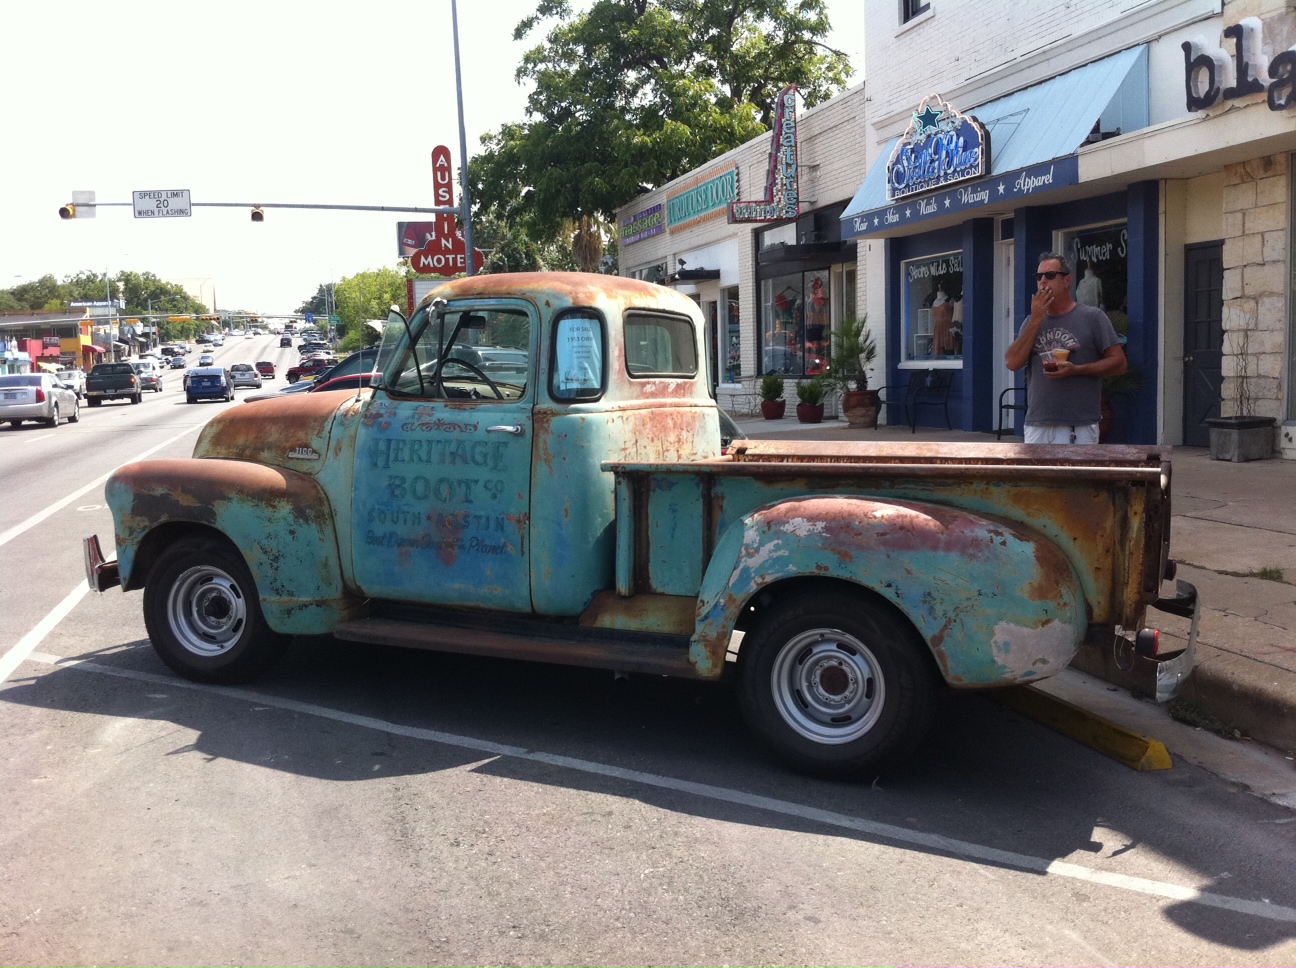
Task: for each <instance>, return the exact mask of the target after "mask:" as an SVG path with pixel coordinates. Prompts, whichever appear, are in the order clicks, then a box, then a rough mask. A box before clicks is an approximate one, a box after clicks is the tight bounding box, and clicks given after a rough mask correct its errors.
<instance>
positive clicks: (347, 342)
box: [334, 268, 405, 350]
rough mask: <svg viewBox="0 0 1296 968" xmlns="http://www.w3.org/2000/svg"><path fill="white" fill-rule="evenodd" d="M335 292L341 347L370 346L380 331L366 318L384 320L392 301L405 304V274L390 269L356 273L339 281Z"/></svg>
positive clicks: (398, 304) (401, 304) (358, 347)
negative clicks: (368, 323)
mask: <svg viewBox="0 0 1296 968" xmlns="http://www.w3.org/2000/svg"><path fill="white" fill-rule="evenodd" d="M334 295H335V296H336V298H337V316H338V336H339V337H340V345H341V347H342V348H343V349H348V350H354V349H360V348H361V347H364V346H372V345H373V344H374V343H376V342H378V340H379V338H380V336H381V334H380V333H379V332H378V331H377V330H374V329H373V328H372V327H370V326H368V325H367V323H366V320H370V319H379V320H385V319H386V318H387V312H388V310H389V309H390V308H391V306H392V304H395V305H397V306H403V305H405V274H404V273H402V272H399V271H397V270H396V269H390V268H383V269H373V270H371V271H369V272H357V273H356V274H355V275H354V276H350V277H349V278H344V279H343V280H342V281H341V282H339V283H338V284H337V288H336V290H335V292H334Z"/></svg>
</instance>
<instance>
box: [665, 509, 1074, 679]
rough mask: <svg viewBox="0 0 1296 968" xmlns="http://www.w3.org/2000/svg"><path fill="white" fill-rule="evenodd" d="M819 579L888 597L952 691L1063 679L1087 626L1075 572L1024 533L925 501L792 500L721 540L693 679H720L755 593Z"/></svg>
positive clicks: (695, 648)
mask: <svg viewBox="0 0 1296 968" xmlns="http://www.w3.org/2000/svg"><path fill="white" fill-rule="evenodd" d="M818 581H824V582H827V581H833V582H838V583H845V584H844V585H842V586H841V587H843V588H844V589H845V588H848V587H855V588H859V589H863V590H867V591H868V592H870V593H872V594H874V595H876V596H878V598H880V599H881V600H883V601H885V602H887V603H888V604H889V605H890V606H891V607H893V608H894V609H895V610H896V611H898V612H899V613H900V614H901V615H903V616H904V618H905V620H906V621H907V622H908V623H909V624H910V625H912V626H913V627H914V628H915V629H916V630H917V632H918V634H919V636H920V637H921V638H922V640H923V641H924V642H925V643H926V645H927V647H928V649H929V651H930V652H931V655H932V657H933V659H934V660H935V662H936V663H937V665H938V667H939V669H940V672H941V675H942V676H943V677H944V679H945V681H946V682H947V683H949V684H950V685H952V686H964V687H970V686H991V685H1005V684H1009V683H1014V682H1029V681H1034V680H1036V679H1042V678H1045V677H1047V676H1050V675H1053V674H1055V673H1057V672H1060V671H1061V670H1062V669H1063V668H1065V666H1066V664H1067V663H1068V662H1069V661H1070V660H1071V658H1072V657H1073V656H1074V654H1075V651H1076V649H1077V648H1078V646H1079V643H1080V641H1081V640H1082V639H1083V637H1084V635H1085V632H1086V630H1087V627H1088V616H1087V612H1088V610H1087V607H1086V603H1085V600H1084V596H1083V592H1082V590H1081V583H1080V579H1079V576H1078V575H1077V573H1076V570H1075V569H1074V568H1073V567H1072V565H1071V564H1070V562H1069V561H1068V560H1067V559H1066V557H1065V556H1064V555H1063V553H1062V552H1061V551H1060V550H1059V549H1058V547H1057V546H1056V545H1055V544H1054V543H1053V542H1051V541H1049V540H1048V539H1047V538H1046V537H1044V536H1043V535H1040V534H1037V533H1034V532H1032V531H1030V530H1029V529H1027V528H1024V527H1022V526H1020V525H1017V524H1014V523H1012V522H1007V521H1003V520H1000V519H998V518H994V517H990V516H987V515H978V514H974V513H970V512H968V511H964V510H962V509H959V508H951V507H947V506H943V505H932V504H925V503H921V502H909V501H879V500H871V499H868V498H862V497H851V496H816V497H805V498H793V499H790V500H787V501H780V502H776V503H773V504H769V505H765V506H764V507H760V508H757V509H755V510H754V511H752V512H751V513H750V514H748V515H746V516H745V517H743V518H742V519H740V520H738V521H735V522H734V523H733V524H732V525H730V526H729V528H727V529H726V530H725V532H724V533H723V534H722V535H721V536H720V538H719V540H718V542H717V544H716V549H715V553H714V554H713V556H712V558H711V561H710V563H709V565H708V567H707V572H706V575H705V576H704V578H703V582H702V587H701V590H700V593H699V596H698V608H697V626H696V629H695V632H694V635H693V640H692V643H691V648H690V658H691V660H692V661H693V663H694V665H695V667H696V668H697V669H698V671H699V673H700V674H702V675H719V674H720V671H721V670H722V667H723V663H724V657H725V652H726V650H727V648H728V646H729V639H730V635H731V633H732V631H733V630H734V629H735V628H738V627H740V626H742V625H744V624H750V622H752V621H759V618H758V614H759V612H758V611H757V613H755V614H748V613H749V612H750V609H751V608H752V606H753V605H758V601H759V600H758V596H760V595H762V593H763V592H765V591H766V590H767V589H769V590H772V591H774V592H776V593H783V592H786V591H789V590H792V589H795V588H796V587H798V586H804V584H806V583H809V582H818ZM793 583H795V584H793Z"/></svg>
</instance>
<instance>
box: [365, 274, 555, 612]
mask: <svg viewBox="0 0 1296 968" xmlns="http://www.w3.org/2000/svg"><path fill="white" fill-rule="evenodd" d="M532 322H533V320H532V316H531V310H530V309H529V308H528V307H527V306H526V305H525V304H522V303H521V302H520V301H516V300H515V301H512V304H511V305H508V304H507V301H506V304H503V305H502V304H500V303H498V302H493V303H491V304H490V305H489V306H482V305H479V304H474V306H473V307H472V309H471V311H469V310H467V309H458V310H451V311H448V312H445V313H442V314H439V315H438V314H436V313H428V312H426V311H420V312H419V313H416V314H415V316H414V317H413V319H411V321H410V333H411V336H412V340H411V341H410V342H409V343H408V344H407V345H406V346H405V348H404V349H403V351H401V352H400V353H399V354H398V355H397V356H396V357H395V358H393V359H391V360H390V361H389V362H388V364H387V365H386V366H385V367H384V377H383V380H382V385H381V386H380V387H379V388H377V389H375V391H374V397H373V399H372V400H371V401H370V403H369V406H368V407H367V408H366V411H365V414H364V417H363V420H362V423H361V427H360V429H359V432H358V433H359V436H358V440H357V447H356V471H355V486H354V491H353V497H352V530H353V534H352V554H353V555H354V558H355V561H354V574H355V577H356V582H357V584H358V585H359V586H360V588H361V590H362V591H363V592H364V593H365V594H366V595H369V596H370V597H373V598H381V599H392V600H396V601H404V602H411V603H423V604H438V605H457V606H467V607H473V606H480V607H485V608H493V609H500V610H506V611H515V612H527V611H530V610H531V585H530V549H529V547H528V541H529V526H530V518H531V440H532V427H531V408H532V404H533V401H534V398H535V389H534V386H533V384H534V383H535V372H536V367H535V349H534V347H533V346H532V340H531V333H532V330H533V329H534V328H535V327H534V326H533V325H532ZM509 348H512V349H509ZM519 350H520V352H519Z"/></svg>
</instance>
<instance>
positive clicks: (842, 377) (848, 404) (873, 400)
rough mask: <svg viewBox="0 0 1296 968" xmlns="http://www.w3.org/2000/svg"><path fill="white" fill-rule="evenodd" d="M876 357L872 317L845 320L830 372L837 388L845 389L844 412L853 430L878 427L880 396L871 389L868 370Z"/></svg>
mask: <svg viewBox="0 0 1296 968" xmlns="http://www.w3.org/2000/svg"><path fill="white" fill-rule="evenodd" d="M876 358H877V343H876V342H875V341H874V339H873V331H872V330H870V329H869V328H868V317H867V316H865V317H864V319H853V318H852V319H844V320H842V324H841V331H840V332H838V334H837V342H836V346H835V347H834V350H833V355H832V362H831V363H830V365H829V368H828V372H829V374H830V378H831V382H832V384H833V386H834V387H835V388H836V389H838V390H841V394H842V401H841V405H842V413H844V414H845V415H846V420H847V422H848V423H849V424H850V425H851V426H852V427H869V428H871V427H876V426H877V414H878V404H877V394H876V393H875V392H874V391H872V390H870V389H869V388H868V368H869V367H870V366H871V365H872V363H873V361H874V359H876Z"/></svg>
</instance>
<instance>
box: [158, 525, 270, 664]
mask: <svg viewBox="0 0 1296 968" xmlns="http://www.w3.org/2000/svg"><path fill="white" fill-rule="evenodd" d="M144 624H145V626H146V627H147V628H148V633H149V639H150V641H151V642H152V643H153V648H154V650H155V651H156V652H157V654H158V656H159V658H161V659H162V661H163V662H165V663H166V664H167V665H168V666H170V667H171V669H173V670H174V671H175V672H177V673H179V674H180V675H182V676H184V677H185V678H186V679H192V680H194V681H196V682H214V683H235V682H247V681H249V680H250V679H254V678H256V677H257V676H258V675H260V674H261V673H263V672H265V671H266V670H267V669H269V668H270V666H272V665H274V663H276V662H277V661H279V658H280V657H281V656H282V655H283V653H284V650H285V649H287V648H288V643H289V641H290V640H289V637H288V636H286V635H281V634H280V633H278V632H275V631H274V630H273V629H271V628H270V626H269V625H267V624H266V620H265V616H264V615H262V613H261V603H260V601H259V600H258V598H257V590H256V585H255V583H254V582H253V580H252V574H251V572H249V571H248V568H247V565H246V564H245V563H244V561H243V558H242V557H241V556H240V555H239V554H238V552H237V551H235V550H234V549H232V548H231V547H229V546H228V545H227V544H225V543H224V542H223V541H220V540H217V539H215V538H184V539H181V540H180V541H178V542H177V543H175V544H173V545H171V546H170V547H169V548H167V550H166V551H164V552H163V553H162V555H161V557H159V558H158V561H157V564H156V565H155V566H154V567H153V571H152V573H151V574H150V575H149V578H148V583H147V584H146V585H145V586H144Z"/></svg>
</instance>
